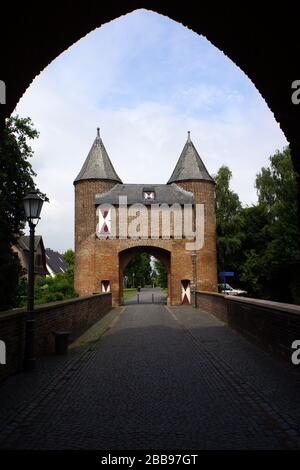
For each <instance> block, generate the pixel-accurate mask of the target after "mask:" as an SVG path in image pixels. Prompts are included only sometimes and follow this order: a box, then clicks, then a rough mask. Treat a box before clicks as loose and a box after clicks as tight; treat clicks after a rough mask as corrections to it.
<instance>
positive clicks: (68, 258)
mask: <svg viewBox="0 0 300 470" xmlns="http://www.w3.org/2000/svg"><path fill="white" fill-rule="evenodd" d="M63 258H64V260H65V262H66V263H67V265H68V272H69V273H71V274H74V264H75V253H74V251H73V250H71V249H69V250H67V251H65V252H64V253H63Z"/></svg>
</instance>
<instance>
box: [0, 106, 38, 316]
mask: <svg viewBox="0 0 300 470" xmlns="http://www.w3.org/2000/svg"><path fill="white" fill-rule="evenodd" d="M37 137H38V132H37V131H36V129H34V127H33V123H32V121H31V119H30V118H20V117H19V116H18V115H16V116H14V117H10V118H9V119H7V121H6V126H5V129H4V130H3V131H2V135H1V141H0V226H1V231H0V310H5V309H8V308H11V307H14V306H16V305H17V289H18V277H19V273H20V265H19V261H18V258H17V256H16V255H15V254H13V252H12V250H11V246H12V244H14V243H15V242H16V238H17V237H18V236H19V235H20V234H21V233H22V230H23V229H24V226H25V214H24V209H23V197H24V196H25V195H26V194H27V193H28V192H29V191H30V190H33V189H37V188H36V186H35V183H34V177H35V176H36V174H35V173H34V171H33V169H32V166H31V163H30V162H29V159H30V157H32V155H33V151H32V149H31V147H30V146H29V144H28V141H29V140H32V139H35V138H37Z"/></svg>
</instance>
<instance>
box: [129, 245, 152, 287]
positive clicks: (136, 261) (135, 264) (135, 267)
mask: <svg viewBox="0 0 300 470" xmlns="http://www.w3.org/2000/svg"><path fill="white" fill-rule="evenodd" d="M150 260H151V256H150V255H149V254H148V253H141V254H139V255H137V256H135V257H134V258H133V259H132V260H131V261H129V263H128V265H127V266H126V268H125V270H124V276H126V277H127V279H128V284H129V287H133V283H134V287H138V286H141V287H144V285H145V284H150V283H151V272H152V268H151V263H150Z"/></svg>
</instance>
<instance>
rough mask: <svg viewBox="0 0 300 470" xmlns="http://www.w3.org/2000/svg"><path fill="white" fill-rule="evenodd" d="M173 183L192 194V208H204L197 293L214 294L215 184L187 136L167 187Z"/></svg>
mask: <svg viewBox="0 0 300 470" xmlns="http://www.w3.org/2000/svg"><path fill="white" fill-rule="evenodd" d="M170 183H175V184H176V185H178V186H180V187H181V188H183V189H185V190H186V191H190V192H192V193H193V194H194V201H195V204H204V246H203V248H202V249H201V250H200V251H199V252H198V254H197V269H196V273H197V285H196V288H197V289H198V290H206V291H213V292H215V291H217V282H218V281H217V250H216V216H215V182H214V180H213V178H212V177H211V176H210V174H209V173H208V171H207V169H206V166H205V165H204V163H203V161H202V159H201V157H200V155H199V153H198V152H197V149H196V147H195V146H194V144H193V142H192V141H191V135H190V132H188V138H187V141H186V143H185V145H184V147H183V150H182V152H181V155H180V157H179V159H178V162H177V164H176V166H175V169H174V171H173V173H172V176H171V178H170V179H169V181H168V184H170Z"/></svg>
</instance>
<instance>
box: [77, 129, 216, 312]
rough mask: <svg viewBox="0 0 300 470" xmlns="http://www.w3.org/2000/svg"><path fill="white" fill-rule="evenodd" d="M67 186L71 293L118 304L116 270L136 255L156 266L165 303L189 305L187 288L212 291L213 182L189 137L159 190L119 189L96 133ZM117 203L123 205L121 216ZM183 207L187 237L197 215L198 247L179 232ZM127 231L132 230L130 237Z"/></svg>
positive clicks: (120, 292)
mask: <svg viewBox="0 0 300 470" xmlns="http://www.w3.org/2000/svg"><path fill="white" fill-rule="evenodd" d="M74 186H75V290H76V292H77V293H78V294H79V295H87V294H91V293H93V292H101V291H102V292H107V291H111V292H112V298H113V305H120V304H122V303H123V271H124V269H125V267H126V265H127V264H128V262H129V261H130V260H131V259H132V258H133V257H134V256H136V255H137V254H138V253H143V252H147V253H150V254H152V255H153V256H154V257H156V258H157V259H159V260H160V261H161V262H162V263H164V265H165V267H166V269H167V273H168V303H169V304H171V305H180V304H181V303H191V301H192V299H191V292H192V291H193V290H194V289H195V288H196V289H197V290H206V291H212V292H215V291H217V260H216V224H215V183H214V181H213V179H212V178H211V176H210V175H209V173H208V171H207V169H206V167H205V165H204V163H203V161H202V160H201V158H200V156H199V154H198V152H197V150H196V148H195V146H194V144H193V143H192V141H191V138H190V133H188V139H187V141H186V143H185V146H184V148H183V150H182V152H181V155H180V157H179V160H178V162H177V164H176V166H175V169H174V171H173V173H172V176H171V177H170V179H169V181H168V183H167V184H123V183H122V181H121V179H120V178H119V176H118V175H117V173H116V171H115V169H114V167H113V165H112V162H111V160H110V158H109V156H108V153H107V151H106V149H105V147H104V144H103V141H102V139H101V137H100V132H99V129H97V136H96V139H95V141H94V143H93V145H92V147H91V150H90V152H89V154H88V156H87V158H86V160H85V162H84V164H83V167H82V169H81V171H80V172H79V174H78V176H77V178H76V179H75V181H74ZM120 201H122V204H124V201H126V209H125V212H122V210H123V206H122V205H121V206H120ZM124 207H125V206H124ZM199 207H201V208H202V212H201V211H200V209H199ZM187 209H190V210H191V211H190V214H191V223H192V228H193V231H194V234H195V231H196V228H197V227H198V222H197V220H198V219H199V217H198V219H197V214H198V209H199V211H200V212H199V213H201V214H202V215H203V216H204V217H202V218H203V220H202V225H201V224H200V225H201V227H202V228H201V230H202V234H203V235H204V237H203V241H204V242H203V243H202V245H201V247H200V249H199V247H198V246H196V245H195V246H196V247H195V248H193V249H192V248H190V247H191V246H192V245H191V243H192V241H193V240H194V241H195V240H196V236H195V237H194V239H191V237H189V236H187V235H186V233H185V227H186V220H188V216H186V214H187V213H188V212H187ZM155 211H156V212H155ZM157 211H158V212H157ZM124 213H125V214H126V216H125V218H124ZM154 214H156V216H154ZM157 214H158V215H157ZM178 217H179V218H178ZM137 218H139V223H137V222H136V221H137ZM199 220H200V219H199ZM168 222H169V227H170V233H169V234H168V235H167V236H166V226H167V225H166V224H167V223H168ZM132 227H134V228H135V229H137V227H139V230H140V231H138V232H137V231H135V236H132ZM141 227H144V228H143V229H141ZM145 227H146V228H145ZM180 229H181V233H182V236H179V235H178V233H180ZM178 230H179V232H178ZM197 233H198V232H197Z"/></svg>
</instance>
